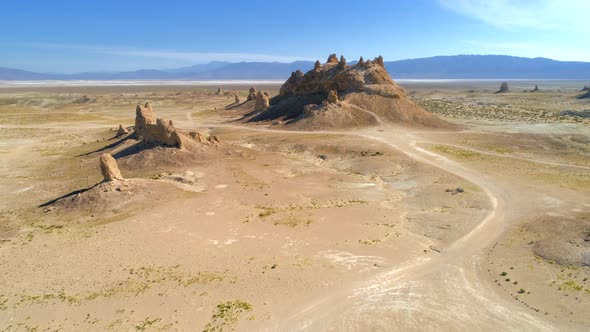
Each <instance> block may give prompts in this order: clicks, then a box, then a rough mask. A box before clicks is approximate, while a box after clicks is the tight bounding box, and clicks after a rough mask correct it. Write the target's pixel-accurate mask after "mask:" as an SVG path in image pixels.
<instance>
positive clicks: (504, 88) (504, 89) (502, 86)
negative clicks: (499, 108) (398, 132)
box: [496, 82, 509, 93]
mask: <svg viewBox="0 0 590 332" xmlns="http://www.w3.org/2000/svg"><path fill="white" fill-rule="evenodd" d="M508 90H509V89H508V83H506V82H502V84H500V90H498V91H496V93H503V92H508Z"/></svg>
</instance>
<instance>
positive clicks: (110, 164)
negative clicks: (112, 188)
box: [100, 153, 123, 182]
mask: <svg viewBox="0 0 590 332" xmlns="http://www.w3.org/2000/svg"><path fill="white" fill-rule="evenodd" d="M100 171H101V173H102V177H103V178H104V181H105V182H106V181H115V180H123V176H121V171H119V166H118V165H117V161H116V160H115V158H113V156H111V155H110V154H108V153H103V154H102V155H101V156H100Z"/></svg>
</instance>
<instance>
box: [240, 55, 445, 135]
mask: <svg viewBox="0 0 590 332" xmlns="http://www.w3.org/2000/svg"><path fill="white" fill-rule="evenodd" d="M328 106H329V107H328ZM256 110H257V111H258V113H257V114H255V115H254V116H252V117H250V118H247V121H269V120H272V121H275V120H280V121H279V122H277V123H281V124H285V125H296V124H297V123H303V122H305V123H307V124H306V125H305V126H303V125H302V128H303V127H305V128H311V127H313V129H321V128H326V127H332V128H336V127H346V126H348V127H353V126H354V127H358V126H364V125H375V124H379V123H382V122H386V121H391V122H397V123H407V124H411V125H424V126H429V127H452V126H451V125H450V124H448V123H447V122H445V121H443V120H440V119H439V118H437V117H436V116H434V115H433V114H431V113H428V112H426V111H425V110H424V109H422V108H421V107H419V106H418V105H416V104H415V103H414V102H412V101H411V100H410V98H409V97H407V95H406V94H405V92H404V90H403V89H402V88H400V87H399V86H398V85H397V84H395V82H394V81H393V80H392V79H391V77H390V76H389V73H388V72H387V70H386V69H385V67H384V62H383V57H381V56H379V57H377V58H375V59H374V60H373V61H364V60H363V58H362V57H361V59H360V61H359V62H358V63H357V64H354V65H348V64H347V62H346V59H345V58H344V56H341V57H340V60H338V57H337V56H336V55H335V54H331V55H330V56H329V57H328V61H327V63H325V64H323V65H322V64H320V63H319V61H318V62H316V64H315V66H314V68H313V69H312V70H310V71H308V72H306V73H305V74H304V73H303V72H301V71H295V72H293V73H292V74H291V76H290V77H289V79H288V80H287V81H286V82H285V83H284V84H283V85H282V86H281V88H280V90H279V94H278V95H277V96H275V97H273V98H271V99H270V102H269V106H267V107H263V106H262V105H257V107H256ZM261 110H262V111H261ZM312 122H313V124H312Z"/></svg>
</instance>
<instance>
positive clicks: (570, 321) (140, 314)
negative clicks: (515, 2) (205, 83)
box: [0, 82, 590, 331]
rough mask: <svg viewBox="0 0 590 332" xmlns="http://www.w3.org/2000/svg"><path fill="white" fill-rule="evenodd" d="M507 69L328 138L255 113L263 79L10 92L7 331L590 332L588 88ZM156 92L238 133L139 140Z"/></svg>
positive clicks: (420, 89)
mask: <svg viewBox="0 0 590 332" xmlns="http://www.w3.org/2000/svg"><path fill="white" fill-rule="evenodd" d="M499 83H500V82H494V83H493V84H492V83H490V84H489V85H488V84H475V83H474V84H468V83H464V85H456V84H442V83H439V84H438V85H421V84H411V83H408V84H406V85H404V84H402V87H403V88H405V90H406V92H407V93H408V95H409V96H411V97H412V98H414V100H416V101H417V102H418V104H419V105H422V106H424V107H425V108H426V109H427V110H429V111H431V112H433V113H435V114H438V115H439V116H442V117H443V119H444V120H446V121H448V122H450V123H454V124H457V125H458V126H453V127H452V128H449V129H445V128H443V129H432V128H430V129H425V128H419V127H401V126H396V125H395V124H391V123H390V124H385V123H384V122H376V123H374V125H373V126H370V127H365V128H355V129H347V130H340V129H331V130H326V129H321V128H312V129H314V131H301V130H299V131H297V130H293V129H289V128H283V127H279V126H273V124H272V123H244V122H243V121H241V119H243V117H244V115H245V112H247V111H248V110H247V109H245V108H243V107H242V108H241V107H235V106H236V100H235V95H236V94H237V95H238V97H239V99H240V100H242V101H246V100H247V97H248V93H249V92H248V88H249V86H238V85H228V86H222V87H221V88H222V90H221V91H223V93H221V94H216V91H218V88H219V86H211V87H195V86H109V87H63V88H60V87H51V88H43V87H34V88H10V87H5V88H2V89H0V155H1V156H2V158H1V159H0V170H1V172H0V267H1V269H2V271H3V273H2V274H0V330H1V331H35V330H36V331H55V330H62V331H71V330H73V331H80V330H83V331H195V330H197V331H231V330H239V331H258V330H262V331H298V330H305V331H308V330H309V331H391V330H400V331H401V330H403V331H408V330H416V331H424V330H437V331H440V330H451V331H452V330H486V331H497V330H549V331H551V330H555V331H559V330H577V331H585V330H588V329H589V328H590V280H589V278H590V203H589V201H588V197H590V148H589V146H590V144H589V143H590V129H589V127H588V125H589V123H588V120H587V119H586V118H583V117H580V116H573V117H572V116H570V115H558V114H560V112H562V111H565V110H570V111H575V112H580V111H583V110H585V109H590V102H589V101H588V100H587V99H576V96H577V95H579V94H580V93H579V92H576V91H574V89H573V87H572V88H571V90H570V89H569V88H556V87H554V86H552V87H547V86H544V84H542V83H538V85H539V89H540V91H539V92H534V93H533V92H530V93H525V92H521V91H520V90H519V89H520V87H519V85H518V84H513V83H511V82H508V83H509V84H510V91H509V92H505V93H502V94H493V92H495V91H496V90H497V88H498V86H499ZM554 84H556V83H554ZM472 85H473V86H472ZM279 87H280V86H279V85H267V86H257V88H258V89H261V90H264V91H268V92H269V94H270V95H271V96H274V95H277V94H278V93H279ZM533 87H534V84H533V85H532V86H531V87H530V89H532V88H533ZM577 90H578V91H579V88H578V89H577ZM470 91H472V92H470ZM146 101H151V102H152V104H153V107H154V112H155V113H156V115H157V116H158V117H162V118H166V119H169V120H172V121H173V122H174V127H175V128H178V129H179V130H182V131H183V132H185V133H189V132H191V131H196V132H199V133H203V135H211V136H217V137H219V144H218V145H215V146H212V147H205V148H198V149H194V150H190V149H189V150H187V149H184V150H182V149H180V150H179V149H177V148H175V147H152V148H145V147H142V148H141V149H139V148H137V149H134V148H131V147H133V146H136V145H135V144H138V141H137V140H135V138H132V137H129V138H128V139H127V136H122V137H121V136H120V137H115V136H116V135H117V131H118V129H119V125H120V124H121V125H122V126H123V127H124V128H130V129H132V128H131V127H132V126H133V125H134V119H135V109H136V105H137V104H142V105H143V104H144V103H145V102H146ZM479 102H482V103H485V105H478V103H479ZM480 106H481V107H480ZM367 111H369V112H370V110H367ZM576 114H578V113H576ZM377 117H378V115H377ZM130 131H131V133H130V134H127V135H132V130H130ZM103 153H110V154H112V155H113V156H115V158H116V159H117V162H118V165H119V168H120V171H121V175H122V177H123V178H124V179H125V180H123V182H120V183H118V182H117V184H110V183H109V182H105V183H101V181H102V180H103V177H102V175H101V170H100V167H99V158H100V157H101V155H102V154H103Z"/></svg>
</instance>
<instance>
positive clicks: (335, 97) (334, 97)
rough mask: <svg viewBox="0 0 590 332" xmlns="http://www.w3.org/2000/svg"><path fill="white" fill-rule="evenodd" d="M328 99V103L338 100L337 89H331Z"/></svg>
mask: <svg viewBox="0 0 590 332" xmlns="http://www.w3.org/2000/svg"><path fill="white" fill-rule="evenodd" d="M326 100H327V101H328V104H335V103H337V102H338V93H337V92H336V90H332V91H330V93H328V98H327V99H326Z"/></svg>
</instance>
